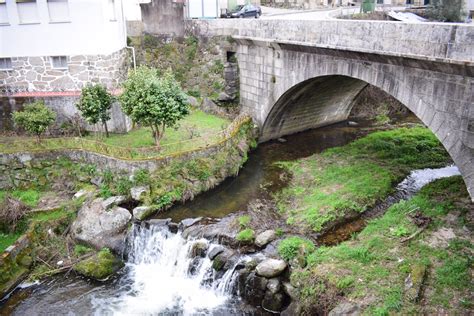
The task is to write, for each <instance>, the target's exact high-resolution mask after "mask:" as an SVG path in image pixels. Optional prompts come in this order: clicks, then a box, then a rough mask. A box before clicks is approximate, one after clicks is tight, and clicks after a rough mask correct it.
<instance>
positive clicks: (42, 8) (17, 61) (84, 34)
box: [0, 0, 135, 131]
mask: <svg viewBox="0 0 474 316" xmlns="http://www.w3.org/2000/svg"><path fill="white" fill-rule="evenodd" d="M127 1H130V0H127ZM132 1H135V0H132ZM129 60H130V58H129V54H128V52H127V48H126V25H125V21H124V8H123V3H122V0H0V114H1V113H3V114H2V115H0V116H1V117H0V118H3V119H1V120H0V130H1V129H2V126H1V125H2V124H3V125H6V123H5V120H8V119H9V118H10V117H11V115H10V112H11V111H15V110H18V109H20V108H21V105H22V104H24V103H28V102H32V101H35V100H43V101H44V102H45V104H46V105H47V106H49V107H51V108H53V109H54V110H55V111H56V112H57V113H58V123H60V122H62V121H67V120H70V119H71V118H72V117H73V116H74V115H75V114H76V113H77V108H76V106H75V104H76V103H77V100H78V98H79V96H80V92H81V89H82V87H84V86H85V85H86V84H88V83H91V82H93V83H101V84H103V85H105V86H106V87H107V88H108V89H109V90H111V91H116V89H117V88H119V87H120V84H121V83H122V81H123V80H124V79H125V78H126V73H127V71H128V65H129V64H130V62H129ZM2 122H3V123H2ZM109 125H110V130H111V131H126V130H127V129H128V128H129V121H128V120H127V118H126V117H125V116H124V115H123V113H122V112H121V111H120V107H119V106H118V104H114V106H113V108H112V120H111V121H110V122H109ZM90 128H93V127H90Z"/></svg>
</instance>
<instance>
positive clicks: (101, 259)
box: [73, 248, 123, 281]
mask: <svg viewBox="0 0 474 316" xmlns="http://www.w3.org/2000/svg"><path fill="white" fill-rule="evenodd" d="M122 267H123V262H122V261H121V260H120V259H117V258H116V257H115V256H114V255H113V254H112V253H111V252H110V250H109V249H107V248H104V249H102V250H101V251H99V252H98V253H96V254H95V255H93V256H92V257H90V258H87V259H85V260H83V261H81V262H79V263H76V264H75V265H74V267H73V269H74V271H76V272H77V273H80V274H82V275H84V276H86V277H88V278H91V279H95V280H98V281H104V280H106V279H107V278H109V277H110V276H111V275H113V274H114V273H115V272H117V271H118V270H119V269H120V268H122Z"/></svg>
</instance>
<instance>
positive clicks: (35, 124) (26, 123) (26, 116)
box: [12, 101, 56, 142]
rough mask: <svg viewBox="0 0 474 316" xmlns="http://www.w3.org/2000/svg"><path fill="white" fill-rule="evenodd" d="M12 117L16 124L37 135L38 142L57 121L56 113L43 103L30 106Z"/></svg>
mask: <svg viewBox="0 0 474 316" xmlns="http://www.w3.org/2000/svg"><path fill="white" fill-rule="evenodd" d="M12 116H13V121H14V122H15V124H17V125H18V126H20V127H22V128H24V129H25V130H26V131H27V132H29V133H31V134H35V135H36V137H37V139H38V142H39V141H40V140H41V138H40V137H41V134H43V133H44V132H45V131H46V129H47V128H48V127H49V126H50V125H51V124H53V122H54V121H55V120H56V113H54V112H53V111H52V110H50V109H48V108H47V107H46V106H45V105H44V102H43V101H39V102H34V103H31V104H28V105H26V106H25V109H24V110H23V111H19V112H14V113H13V114H12Z"/></svg>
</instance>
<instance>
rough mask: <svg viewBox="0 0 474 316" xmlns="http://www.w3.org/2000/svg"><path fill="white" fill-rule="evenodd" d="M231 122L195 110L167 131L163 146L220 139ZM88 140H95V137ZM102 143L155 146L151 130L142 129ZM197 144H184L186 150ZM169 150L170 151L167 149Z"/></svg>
mask: <svg viewBox="0 0 474 316" xmlns="http://www.w3.org/2000/svg"><path fill="white" fill-rule="evenodd" d="M229 123H230V122H229V121H228V120H226V119H223V118H220V117H217V116H214V115H211V114H207V113H204V112H202V111H200V110H194V111H192V112H191V114H190V115H188V116H186V117H185V118H184V119H183V120H182V121H180V123H179V126H178V128H177V129H173V128H171V129H167V130H166V132H165V135H164V136H163V139H162V140H161V146H163V148H164V149H166V147H169V146H171V145H173V144H175V143H179V142H182V141H186V140H191V139H194V138H198V137H199V138H201V137H202V138H206V140H207V141H209V142H214V141H216V140H217V139H218V137H219V136H218V133H219V132H220V131H222V130H223V129H224V128H226V127H227V126H228V125H229ZM88 139H95V138H94V136H93V135H91V136H89V137H88ZM102 141H103V142H104V143H105V144H107V145H112V146H120V147H129V148H139V147H150V146H155V141H154V139H153V136H152V133H151V129H150V128H148V127H141V128H137V129H134V130H132V131H130V132H128V133H127V134H111V136H110V137H109V138H103V139H102ZM193 143H195V142H192V141H190V142H187V143H186V144H184V147H183V149H184V150H192V149H193V148H194V146H195V145H194V144H193ZM167 150H168V149H167Z"/></svg>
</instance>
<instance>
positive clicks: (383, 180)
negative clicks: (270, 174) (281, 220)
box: [277, 127, 450, 233]
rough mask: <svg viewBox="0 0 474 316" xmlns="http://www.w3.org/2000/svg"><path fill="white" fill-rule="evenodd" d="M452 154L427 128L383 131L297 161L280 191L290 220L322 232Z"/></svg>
mask: <svg viewBox="0 0 474 316" xmlns="http://www.w3.org/2000/svg"><path fill="white" fill-rule="evenodd" d="M449 162H450V158H449V156H448V154H447V152H446V151H445V150H444V148H443V147H442V145H441V144H440V143H439V141H438V140H437V139H436V137H435V136H434V135H433V133H431V132H430V131H429V130H428V129H426V128H422V127H415V128H400V129H395V130H388V131H380V132H375V133H372V134H370V135H368V136H366V137H363V138H361V139H359V140H356V141H354V142H352V143H350V144H348V145H346V146H342V147H336V148H332V149H329V150H326V151H324V152H323V153H321V154H316V155H313V156H310V157H308V158H305V159H300V160H297V161H294V162H283V163H281V164H282V165H283V166H285V167H286V168H288V169H289V171H290V172H291V173H292V175H293V177H292V180H291V183H290V185H289V186H288V187H287V188H286V189H284V190H283V192H281V193H279V195H278V196H277V201H278V208H279V210H280V212H281V213H282V214H284V216H285V217H286V218H287V224H289V225H291V226H293V227H295V228H296V229H298V230H300V231H301V232H302V233H314V232H316V233H318V232H322V231H324V230H326V229H327V228H329V227H331V226H332V225H333V224H334V223H337V222H338V221H341V220H344V219H345V218H347V217H354V216H357V214H359V213H361V212H363V211H365V210H367V209H368V208H369V207H371V206H373V205H374V204H375V203H376V202H377V201H379V200H381V199H383V198H385V197H386V196H388V195H389V194H390V193H391V192H392V191H393V187H394V185H395V184H396V183H397V182H399V181H400V180H401V179H402V178H404V177H405V176H406V175H408V173H409V172H410V171H411V170H413V169H419V168H428V167H441V166H445V165H446V164H447V163H449Z"/></svg>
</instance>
